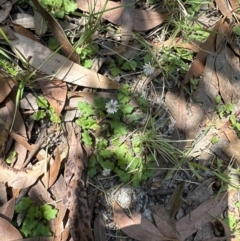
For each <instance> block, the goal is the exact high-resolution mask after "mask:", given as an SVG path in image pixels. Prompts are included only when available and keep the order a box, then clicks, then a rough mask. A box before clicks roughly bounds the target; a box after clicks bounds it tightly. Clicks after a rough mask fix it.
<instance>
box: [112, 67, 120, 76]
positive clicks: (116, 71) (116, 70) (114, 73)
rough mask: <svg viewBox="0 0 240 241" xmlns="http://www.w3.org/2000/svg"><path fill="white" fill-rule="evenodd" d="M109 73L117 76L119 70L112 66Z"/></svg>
mask: <svg viewBox="0 0 240 241" xmlns="http://www.w3.org/2000/svg"><path fill="white" fill-rule="evenodd" d="M110 72H111V74H112V75H113V76H117V75H119V74H120V69H119V68H117V67H116V66H114V67H112V68H110Z"/></svg>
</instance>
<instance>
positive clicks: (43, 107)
mask: <svg viewBox="0 0 240 241" xmlns="http://www.w3.org/2000/svg"><path fill="white" fill-rule="evenodd" d="M37 105H38V107H39V108H40V109H39V110H37V111H35V112H34V114H33V119H34V120H41V119H43V118H45V117H46V116H49V117H50V120H51V121H52V122H53V123H60V122H61V119H60V117H59V116H57V115H56V113H55V111H54V109H53V107H52V106H51V105H49V103H48V101H47V100H46V98H44V97H43V96H38V97H37Z"/></svg>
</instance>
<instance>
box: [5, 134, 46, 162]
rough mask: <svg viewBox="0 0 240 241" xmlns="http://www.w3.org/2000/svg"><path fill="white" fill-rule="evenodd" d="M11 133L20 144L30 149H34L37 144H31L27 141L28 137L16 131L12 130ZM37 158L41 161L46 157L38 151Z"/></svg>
mask: <svg viewBox="0 0 240 241" xmlns="http://www.w3.org/2000/svg"><path fill="white" fill-rule="evenodd" d="M9 135H10V136H11V137H12V138H13V139H14V140H15V141H16V142H18V143H19V144H20V145H22V146H24V147H25V148H26V149H27V150H28V151H30V152H31V151H34V147H35V145H30V144H29V143H28V142H27V139H26V138H25V137H23V136H20V135H18V134H16V133H14V132H10V133H9ZM36 157H37V159H38V160H39V161H42V160H44V159H45V158H44V157H43V155H41V154H40V153H38V154H37V155H36Z"/></svg>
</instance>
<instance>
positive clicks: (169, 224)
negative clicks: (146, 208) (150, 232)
mask: <svg viewBox="0 0 240 241" xmlns="http://www.w3.org/2000/svg"><path fill="white" fill-rule="evenodd" d="M151 209H152V211H153V213H152V215H153V217H154V220H155V223H156V226H157V228H158V230H159V231H160V232H161V233H162V234H163V235H164V236H165V237H168V240H179V237H178V232H177V231H176V225H175V223H174V221H173V220H172V219H171V218H170V217H169V214H168V213H167V212H166V209H165V208H164V206H163V205H159V206H153V207H152V208H151Z"/></svg>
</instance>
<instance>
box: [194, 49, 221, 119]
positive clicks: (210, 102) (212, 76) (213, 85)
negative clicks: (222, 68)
mask: <svg viewBox="0 0 240 241" xmlns="http://www.w3.org/2000/svg"><path fill="white" fill-rule="evenodd" d="M215 60H216V55H215V54H210V55H209V56H208V58H207V62H206V67H205V70H204V74H203V78H202V79H201V80H200V82H199V85H198V88H197V89H196V91H195V92H194V94H193V98H194V100H195V101H196V102H197V103H200V104H201V108H202V109H203V111H204V112H205V113H207V115H208V117H209V118H210V119H211V117H212V115H213V114H214V113H215V110H216V101H215V98H216V96H217V95H218V94H219V89H218V80H217V76H216V71H215V70H214V64H215Z"/></svg>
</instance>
